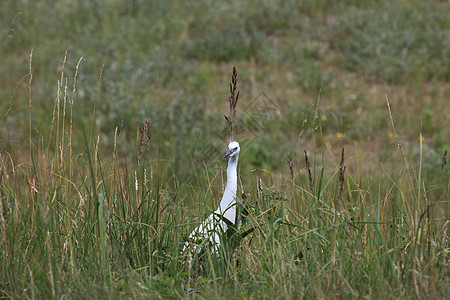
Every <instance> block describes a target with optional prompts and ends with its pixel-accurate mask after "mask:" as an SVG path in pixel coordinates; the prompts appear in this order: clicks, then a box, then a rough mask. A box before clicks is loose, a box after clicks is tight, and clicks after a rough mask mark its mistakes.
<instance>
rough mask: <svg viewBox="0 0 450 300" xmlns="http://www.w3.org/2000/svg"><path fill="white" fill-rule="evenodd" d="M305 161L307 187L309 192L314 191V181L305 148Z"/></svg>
mask: <svg viewBox="0 0 450 300" xmlns="http://www.w3.org/2000/svg"><path fill="white" fill-rule="evenodd" d="M305 163H306V167H307V168H308V178H309V189H310V190H311V192H314V190H313V187H314V182H313V178H312V173H311V165H310V163H309V159H308V153H307V152H306V150H305Z"/></svg>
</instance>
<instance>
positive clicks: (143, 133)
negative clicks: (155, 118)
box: [138, 120, 152, 168]
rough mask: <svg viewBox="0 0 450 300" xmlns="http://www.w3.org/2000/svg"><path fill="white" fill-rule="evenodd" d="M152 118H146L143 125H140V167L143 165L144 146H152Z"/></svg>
mask: <svg viewBox="0 0 450 300" xmlns="http://www.w3.org/2000/svg"><path fill="white" fill-rule="evenodd" d="M150 128H151V125H150V120H144V122H143V123H142V125H141V126H139V133H140V137H139V155H138V168H139V167H140V166H141V158H142V154H143V153H144V148H145V149H146V150H148V147H149V146H150V139H151V138H152V135H151V134H150Z"/></svg>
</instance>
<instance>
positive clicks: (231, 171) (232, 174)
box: [220, 155, 239, 211]
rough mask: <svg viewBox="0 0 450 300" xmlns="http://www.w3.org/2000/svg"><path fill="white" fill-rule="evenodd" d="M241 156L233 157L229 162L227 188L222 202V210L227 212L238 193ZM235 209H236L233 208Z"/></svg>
mask: <svg viewBox="0 0 450 300" xmlns="http://www.w3.org/2000/svg"><path fill="white" fill-rule="evenodd" d="M238 158H239V155H236V156H232V157H230V159H229V160H228V167H227V186H226V187H225V192H224V193H223V197H222V201H221V202H220V210H222V211H225V210H226V209H227V208H228V207H229V206H230V204H233V203H234V201H235V198H236V192H237V164H238ZM233 208H234V207H233Z"/></svg>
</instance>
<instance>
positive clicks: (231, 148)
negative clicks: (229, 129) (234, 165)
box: [223, 141, 241, 158]
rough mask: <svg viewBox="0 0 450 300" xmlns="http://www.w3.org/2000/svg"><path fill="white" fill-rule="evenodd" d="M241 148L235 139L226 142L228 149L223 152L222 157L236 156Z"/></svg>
mask: <svg viewBox="0 0 450 300" xmlns="http://www.w3.org/2000/svg"><path fill="white" fill-rule="evenodd" d="M240 150H241V148H240V147H239V143H238V142H236V141H232V142H230V143H229V144H228V151H227V153H225V156H224V157H223V158H227V157H233V156H237V155H238V154H239V151H240Z"/></svg>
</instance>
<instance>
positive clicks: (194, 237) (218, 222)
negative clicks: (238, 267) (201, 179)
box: [183, 141, 241, 255]
mask: <svg viewBox="0 0 450 300" xmlns="http://www.w3.org/2000/svg"><path fill="white" fill-rule="evenodd" d="M240 150H241V149H240V147H239V143H238V142H236V141H232V142H230V143H229V144H228V151H227V153H226V154H225V156H224V158H227V157H229V159H228V167H227V185H226V187H225V191H224V193H223V196H222V200H221V201H220V205H219V207H218V208H217V210H216V211H215V212H214V213H212V214H211V215H209V217H208V218H206V220H205V221H203V222H202V223H201V224H200V225H199V226H197V227H196V228H195V229H194V230H193V231H192V232H191V234H190V235H189V239H188V241H187V242H186V243H185V244H184V247H183V252H184V251H186V250H187V249H191V250H192V251H193V252H197V253H200V251H201V247H200V245H201V244H203V245H205V244H206V243H210V244H211V249H212V251H213V253H215V254H216V255H218V254H219V246H220V234H221V233H224V232H225V231H226V230H227V229H228V225H227V223H228V222H226V221H224V218H226V219H227V220H228V221H230V222H231V223H233V224H235V222H236V221H237V220H236V205H237V202H236V192H237V165H238V159H239V151H240ZM228 224H230V223H228Z"/></svg>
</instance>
